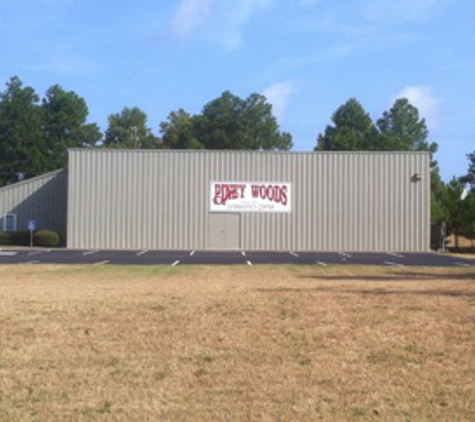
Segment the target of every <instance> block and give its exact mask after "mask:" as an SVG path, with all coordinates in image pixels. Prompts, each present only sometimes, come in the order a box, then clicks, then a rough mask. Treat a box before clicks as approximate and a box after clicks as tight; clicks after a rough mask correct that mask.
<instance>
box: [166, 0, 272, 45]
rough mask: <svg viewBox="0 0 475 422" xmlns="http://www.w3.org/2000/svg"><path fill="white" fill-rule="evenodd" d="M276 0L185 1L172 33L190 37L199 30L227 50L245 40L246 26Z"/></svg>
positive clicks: (175, 15) (181, 5) (180, 8)
mask: <svg viewBox="0 0 475 422" xmlns="http://www.w3.org/2000/svg"><path fill="white" fill-rule="evenodd" d="M274 1H275V0H182V1H181V3H180V4H179V6H178V8H177V10H176V12H175V14H174V15H173V17H172V19H171V22H170V29H171V32H172V34H173V35H174V36H175V37H177V38H181V39H188V38H190V37H191V36H193V35H194V34H195V33H196V32H197V31H198V30H199V29H206V34H207V37H208V38H209V39H212V40H213V42H217V43H218V44H221V45H222V46H223V47H225V48H226V49H227V50H236V49H237V48H239V47H240V46H241V45H242V43H243V36H242V31H243V26H244V25H245V24H246V23H247V22H248V21H249V19H250V18H251V17H252V16H253V15H254V13H255V12H257V11H259V10H263V9H265V8H267V7H269V6H270V5H271V4H272V3H273V2H274Z"/></svg>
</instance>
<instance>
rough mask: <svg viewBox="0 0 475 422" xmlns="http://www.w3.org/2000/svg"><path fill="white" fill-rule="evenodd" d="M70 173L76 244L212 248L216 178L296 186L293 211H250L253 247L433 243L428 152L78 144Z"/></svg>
mask: <svg viewBox="0 0 475 422" xmlns="http://www.w3.org/2000/svg"><path fill="white" fill-rule="evenodd" d="M415 173H418V174H420V175H421V176H422V179H421V180H420V181H413V180H412V176H413V175H414V174H415ZM69 178H70V182H69V183H70V184H69V199H68V210H69V214H68V246H69V247H71V248H111V249H115V248H127V249H207V247H208V245H209V244H210V243H209V241H208V240H209V239H208V236H209V232H210V231H209V221H210V218H209V202H210V197H209V196H210V194H209V187H210V182H211V181H256V182H266V181H267V182H283V183H291V184H292V212H291V213H279V214H267V213H242V214H241V219H240V243H241V248H242V249H243V250H295V251H299V250H301V251H305V250H313V251H316V250H318V251H328V250H346V251H389V250H393V251H425V250H428V248H429V203H430V201H429V196H430V191H429V189H430V180H429V154H427V153H407V152H389V153H366V152H361V153H349V152H332V153H281V152H279V153H273V152H238V151H226V152H221V151H138V150H136V151H118V150H71V151H70V163H69Z"/></svg>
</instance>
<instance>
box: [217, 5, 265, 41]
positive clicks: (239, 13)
mask: <svg viewBox="0 0 475 422" xmlns="http://www.w3.org/2000/svg"><path fill="white" fill-rule="evenodd" d="M218 3H219V7H218V28H219V29H218V31H219V33H220V41H221V44H223V46H224V47H225V48H226V49H228V50H236V49H238V48H239V47H241V45H242V43H243V36H242V31H243V26H244V25H245V24H246V23H247V22H248V21H249V19H250V18H251V17H252V15H253V14H254V13H255V12H257V11H259V10H264V9H266V8H267V7H269V6H270V5H271V4H272V0H219V1H217V4H218Z"/></svg>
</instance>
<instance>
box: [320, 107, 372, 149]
mask: <svg viewBox="0 0 475 422" xmlns="http://www.w3.org/2000/svg"><path fill="white" fill-rule="evenodd" d="M332 122H333V125H331V126H330V125H329V126H327V127H326V128H325V131H324V133H323V134H320V135H319V136H318V139H317V146H316V148H315V150H316V151H365V150H366V151H369V150H377V149H378V148H377V140H378V134H377V130H376V128H375V126H374V125H373V122H372V120H371V117H370V116H369V114H368V113H367V112H366V111H365V110H364V108H363V106H362V105H361V104H360V103H359V101H357V100H356V99H354V98H351V99H349V100H348V101H347V102H346V103H345V104H343V105H342V106H340V107H339V108H338V109H337V110H336V111H335V113H333V115H332Z"/></svg>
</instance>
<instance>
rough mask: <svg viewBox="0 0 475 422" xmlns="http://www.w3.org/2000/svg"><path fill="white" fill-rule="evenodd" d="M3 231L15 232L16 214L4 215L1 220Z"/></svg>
mask: <svg viewBox="0 0 475 422" xmlns="http://www.w3.org/2000/svg"><path fill="white" fill-rule="evenodd" d="M3 231H5V232H16V214H6V215H5V218H4V219H3Z"/></svg>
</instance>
